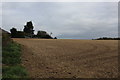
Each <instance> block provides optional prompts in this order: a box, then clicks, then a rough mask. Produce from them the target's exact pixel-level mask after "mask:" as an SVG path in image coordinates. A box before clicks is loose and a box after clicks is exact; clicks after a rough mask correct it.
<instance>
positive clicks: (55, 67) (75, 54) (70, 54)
mask: <svg viewBox="0 0 120 80" xmlns="http://www.w3.org/2000/svg"><path fill="white" fill-rule="evenodd" d="M13 40H14V41H16V42H17V43H20V44H22V45H23V46H22V48H23V53H22V65H23V66H25V67H26V69H27V70H28V73H29V76H30V77H31V78H116V77H118V41H117V40H72V39H13Z"/></svg>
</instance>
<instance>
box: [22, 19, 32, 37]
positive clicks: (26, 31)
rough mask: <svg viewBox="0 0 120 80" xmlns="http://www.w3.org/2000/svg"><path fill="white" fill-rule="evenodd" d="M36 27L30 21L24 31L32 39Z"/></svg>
mask: <svg viewBox="0 0 120 80" xmlns="http://www.w3.org/2000/svg"><path fill="white" fill-rule="evenodd" d="M33 28H34V26H33V24H32V21H29V22H27V23H26V25H25V26H24V29H23V31H24V32H25V34H26V36H27V37H32V36H33V35H34V30H33Z"/></svg>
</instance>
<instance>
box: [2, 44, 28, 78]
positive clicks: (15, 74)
mask: <svg viewBox="0 0 120 80" xmlns="http://www.w3.org/2000/svg"><path fill="white" fill-rule="evenodd" d="M20 57H21V45H19V44H17V43H15V42H10V43H9V44H8V45H7V46H6V47H3V53H2V63H3V68H2V74H3V79H5V78H26V77H27V71H26V70H25V68H24V67H22V66H21V65H20V63H21V58H20Z"/></svg>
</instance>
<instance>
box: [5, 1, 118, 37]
mask: <svg viewBox="0 0 120 80" xmlns="http://www.w3.org/2000/svg"><path fill="white" fill-rule="evenodd" d="M117 7H118V6H117V3H115V2H114V3H107V2H106V3H102V2H101V3H99V2H98V3H97V2H78V3H75V2H73V3H61V2H59V3H56V2H50V3H49V2H47V3H44V2H40V3H35V2H28V3H27V2H24V3H23V2H22V3H21V2H20V3H4V4H3V28H5V29H7V30H9V29H10V28H12V27H14V26H15V27H16V28H18V29H19V30H22V29H23V26H24V24H25V22H27V21H29V20H32V21H33V23H34V26H35V30H36V31H37V30H39V29H40V30H46V31H48V32H49V33H50V32H53V36H57V37H59V38H84V39H88V38H89V39H91V38H94V37H100V36H104V35H105V36H111V37H115V36H116V35H117V28H118V27H117V24H118V23H117V19H118V18H117V17H118V16H117V14H118V12H117ZM109 33H111V35H110V34H109Z"/></svg>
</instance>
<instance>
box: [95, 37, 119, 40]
mask: <svg viewBox="0 0 120 80" xmlns="http://www.w3.org/2000/svg"><path fill="white" fill-rule="evenodd" d="M93 40H120V38H110V37H101V38H97V39H93Z"/></svg>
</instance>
